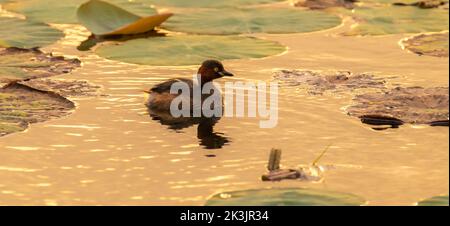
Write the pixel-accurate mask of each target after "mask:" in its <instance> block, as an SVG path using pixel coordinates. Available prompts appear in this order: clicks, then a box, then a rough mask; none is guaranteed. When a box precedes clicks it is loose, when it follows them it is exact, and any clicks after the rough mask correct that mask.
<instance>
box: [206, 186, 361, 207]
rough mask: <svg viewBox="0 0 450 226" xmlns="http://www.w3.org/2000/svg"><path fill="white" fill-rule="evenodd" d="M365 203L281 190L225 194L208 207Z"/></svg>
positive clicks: (312, 192)
mask: <svg viewBox="0 0 450 226" xmlns="http://www.w3.org/2000/svg"><path fill="white" fill-rule="evenodd" d="M364 203H365V201H364V200H363V199H362V198H360V197H358V196H355V195H352V194H347V193H340V192H331V191H324V190H315V189H303V188H279V189H260V190H244V191H234V192H223V193H219V194H216V195H214V196H213V197H212V198H210V199H209V200H208V201H207V202H206V204H205V205H206V206H360V205H363V204H364Z"/></svg>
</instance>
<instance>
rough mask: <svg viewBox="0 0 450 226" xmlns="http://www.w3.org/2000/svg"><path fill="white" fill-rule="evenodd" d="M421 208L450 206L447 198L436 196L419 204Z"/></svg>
mask: <svg viewBox="0 0 450 226" xmlns="http://www.w3.org/2000/svg"><path fill="white" fill-rule="evenodd" d="M417 205H419V206H448V205H449V204H448V195H447V196H435V197H432V198H429V199H425V200H422V201H420V202H419V203H417Z"/></svg>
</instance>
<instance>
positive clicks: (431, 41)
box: [402, 32, 449, 57]
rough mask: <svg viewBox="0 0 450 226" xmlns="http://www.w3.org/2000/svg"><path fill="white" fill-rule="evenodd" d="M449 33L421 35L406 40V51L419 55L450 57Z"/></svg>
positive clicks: (404, 42) (404, 43)
mask: <svg viewBox="0 0 450 226" xmlns="http://www.w3.org/2000/svg"><path fill="white" fill-rule="evenodd" d="M448 38H449V37H448V32H444V33H434V34H421V35H417V36H413V37H411V38H408V39H406V40H404V41H403V42H402V43H403V45H404V46H405V48H406V49H408V50H410V51H412V52H414V53H417V54H419V55H428V56H436V57H448V42H449V39H448Z"/></svg>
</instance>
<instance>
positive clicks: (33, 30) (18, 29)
mask: <svg viewBox="0 0 450 226" xmlns="http://www.w3.org/2000/svg"><path fill="white" fill-rule="evenodd" d="M0 28H1V29H0V47H19V48H34V47H41V46H46V45H49V44H52V43H53V42H56V41H57V40H59V39H60V38H62V37H64V34H63V33H62V32H61V31H59V30H56V29H54V28H51V27H50V26H48V25H47V24H43V23H38V22H30V21H27V20H21V19H16V18H9V17H0Z"/></svg>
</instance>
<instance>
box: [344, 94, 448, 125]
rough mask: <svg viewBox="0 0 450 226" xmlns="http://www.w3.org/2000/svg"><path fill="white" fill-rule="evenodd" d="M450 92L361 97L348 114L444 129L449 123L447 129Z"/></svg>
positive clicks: (356, 99) (348, 110)
mask: <svg viewBox="0 0 450 226" xmlns="http://www.w3.org/2000/svg"><path fill="white" fill-rule="evenodd" d="M448 91H449V90H448V87H431V88H422V87H407V88H402V87H397V88H394V89H392V90H390V91H387V92H381V93H367V94H362V95H358V96H356V97H355V99H354V101H355V104H354V105H352V106H350V107H348V108H347V112H348V114H349V115H351V116H355V117H358V118H361V119H364V120H367V119H371V120H374V119H383V120H387V119H397V121H398V122H400V121H401V122H405V123H412V124H434V122H441V123H440V124H439V125H445V124H444V123H443V122H445V121H446V122H447V125H448V120H449V110H448V106H449V95H448ZM367 116H371V117H367ZM374 116H377V117H374ZM391 121H393V120H391ZM372 124H373V123H372ZM401 124H402V123H400V125H401ZM436 125H437V124H436Z"/></svg>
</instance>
